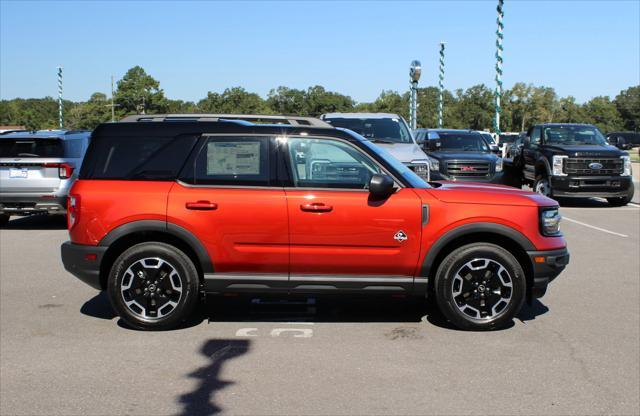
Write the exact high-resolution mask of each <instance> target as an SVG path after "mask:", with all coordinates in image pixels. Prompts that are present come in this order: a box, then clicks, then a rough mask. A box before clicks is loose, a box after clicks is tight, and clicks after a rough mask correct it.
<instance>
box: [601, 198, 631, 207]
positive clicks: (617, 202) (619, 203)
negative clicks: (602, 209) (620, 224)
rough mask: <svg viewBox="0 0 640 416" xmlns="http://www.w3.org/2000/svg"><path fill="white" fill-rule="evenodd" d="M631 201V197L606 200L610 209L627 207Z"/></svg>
mask: <svg viewBox="0 0 640 416" xmlns="http://www.w3.org/2000/svg"><path fill="white" fill-rule="evenodd" d="M632 199H633V196H625V197H622V198H607V202H608V203H609V205H611V206H612V207H623V206H625V205H627V204H628V203H629V202H631V200H632Z"/></svg>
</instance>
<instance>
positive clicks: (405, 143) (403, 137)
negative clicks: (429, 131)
mask: <svg viewBox="0 0 640 416" xmlns="http://www.w3.org/2000/svg"><path fill="white" fill-rule="evenodd" d="M320 119H321V120H323V121H326V122H327V123H330V124H331V125H332V126H334V127H341V128H345V129H349V130H351V131H354V132H356V133H358V134H359V135H361V136H363V137H365V138H366V139H369V140H370V141H371V142H373V143H375V144H376V145H378V146H381V147H383V148H384V149H385V150H386V151H388V152H389V153H391V154H392V155H393V156H394V157H395V158H396V159H398V160H399V161H400V162H402V163H404V164H405V165H406V166H408V167H409V169H411V170H413V171H414V172H415V173H416V174H417V175H418V176H420V177H421V178H423V179H425V180H427V181H428V180H429V166H428V158H427V155H426V154H425V153H424V152H423V151H422V149H421V148H420V146H419V145H418V143H417V142H416V139H415V138H414V137H413V134H411V130H410V129H409V126H408V125H407V122H406V121H405V120H404V119H403V118H402V117H400V116H399V115H397V114H388V113H328V114H323V115H322V116H320Z"/></svg>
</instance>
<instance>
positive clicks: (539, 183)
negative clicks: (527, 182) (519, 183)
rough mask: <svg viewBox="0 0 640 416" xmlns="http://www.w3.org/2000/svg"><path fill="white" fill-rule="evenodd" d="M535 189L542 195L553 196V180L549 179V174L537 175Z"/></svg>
mask: <svg viewBox="0 0 640 416" xmlns="http://www.w3.org/2000/svg"><path fill="white" fill-rule="evenodd" d="M533 190H534V192H536V193H539V194H540V195H544V196H546V197H549V198H553V188H551V181H549V177H548V176H547V175H538V176H536V181H535V182H534V183H533Z"/></svg>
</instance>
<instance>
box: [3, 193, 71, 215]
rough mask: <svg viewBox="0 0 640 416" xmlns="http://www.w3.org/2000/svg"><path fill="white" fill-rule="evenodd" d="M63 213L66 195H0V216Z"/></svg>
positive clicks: (65, 208)
mask: <svg viewBox="0 0 640 416" xmlns="http://www.w3.org/2000/svg"><path fill="white" fill-rule="evenodd" d="M65 212H67V197H66V195H65V196H59V195H55V194H54V195H50V194H47V195H20V194H0V214H9V215H28V214H37V213H47V214H64V213H65Z"/></svg>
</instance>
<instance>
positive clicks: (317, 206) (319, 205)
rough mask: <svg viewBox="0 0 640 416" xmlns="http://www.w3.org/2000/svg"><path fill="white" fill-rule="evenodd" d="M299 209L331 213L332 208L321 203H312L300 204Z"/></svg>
mask: <svg viewBox="0 0 640 416" xmlns="http://www.w3.org/2000/svg"><path fill="white" fill-rule="evenodd" d="M300 209H301V210H303V211H307V212H331V211H333V207H332V206H331V205H325V204H323V203H322V202H313V203H311V204H301V205H300Z"/></svg>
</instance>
